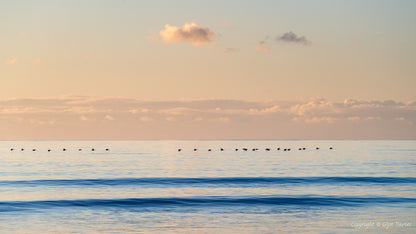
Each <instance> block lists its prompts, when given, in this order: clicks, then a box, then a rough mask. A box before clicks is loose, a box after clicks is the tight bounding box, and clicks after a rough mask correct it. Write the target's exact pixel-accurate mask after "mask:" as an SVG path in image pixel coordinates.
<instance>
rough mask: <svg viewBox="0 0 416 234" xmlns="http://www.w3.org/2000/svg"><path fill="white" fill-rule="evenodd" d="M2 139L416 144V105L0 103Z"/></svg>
mask: <svg viewBox="0 0 416 234" xmlns="http://www.w3.org/2000/svg"><path fill="white" fill-rule="evenodd" d="M0 139H1V140H13V139H17V140H22V139H39V140H42V139H138V140H140V139H416V102H415V101H413V102H407V103H403V102H397V101H393V100H386V101H378V100H354V99H346V100H344V101H343V102H331V101H327V100H326V99H324V98H319V97H318V98H311V99H307V100H301V101H299V100H298V101H289V102H283V101H267V102H247V101H241V100H216V99H213V100H188V101H166V102H150V101H142V100H137V99H129V98H95V97H61V98H48V99H13V100H0Z"/></svg>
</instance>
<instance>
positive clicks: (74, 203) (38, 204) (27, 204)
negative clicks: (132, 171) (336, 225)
mask: <svg viewBox="0 0 416 234" xmlns="http://www.w3.org/2000/svg"><path fill="white" fill-rule="evenodd" d="M399 203H411V204H413V203H416V198H405V197H340V196H306V195H300V196H296V195H294V196H248V197H239V196H238V197H236V196H228V197H227V196H206V197H170V198H124V199H81V200H49V201H8V202H0V212H7V211H16V210H26V209H50V208H65V207H67V208H71V207H73V208H74V207H84V208H100V207H114V208H148V207H152V208H157V207H162V208H163V207H168V208H180V207H192V206H200V207H217V206H259V205H267V206H306V207H307V206H333V207H342V206H363V205H368V204H399Z"/></svg>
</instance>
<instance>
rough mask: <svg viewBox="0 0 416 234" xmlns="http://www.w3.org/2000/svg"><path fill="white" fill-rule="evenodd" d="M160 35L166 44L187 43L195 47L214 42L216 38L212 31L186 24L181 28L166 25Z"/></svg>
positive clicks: (194, 24) (193, 24)
mask: <svg viewBox="0 0 416 234" xmlns="http://www.w3.org/2000/svg"><path fill="white" fill-rule="evenodd" d="M159 35H160V37H161V38H162V40H163V42H165V43H172V42H187V43H190V44H192V45H194V46H200V45H204V44H207V43H209V42H212V41H213V40H214V39H215V36H216V35H215V33H214V32H213V31H212V30H211V29H209V28H207V27H204V26H200V25H197V24H196V23H185V24H184V25H183V26H182V27H180V28H179V27H175V26H172V25H170V24H166V25H165V29H164V30H161V31H160V33H159Z"/></svg>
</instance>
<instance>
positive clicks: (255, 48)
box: [254, 45, 270, 53]
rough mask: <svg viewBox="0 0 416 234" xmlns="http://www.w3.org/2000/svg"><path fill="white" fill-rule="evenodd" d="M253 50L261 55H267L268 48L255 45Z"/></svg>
mask: <svg viewBox="0 0 416 234" xmlns="http://www.w3.org/2000/svg"><path fill="white" fill-rule="evenodd" d="M254 50H255V51H258V52H262V53H269V52H270V48H269V47H267V46H261V45H255V46H254Z"/></svg>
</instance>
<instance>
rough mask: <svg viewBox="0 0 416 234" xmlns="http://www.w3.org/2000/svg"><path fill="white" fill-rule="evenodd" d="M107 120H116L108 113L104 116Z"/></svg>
mask: <svg viewBox="0 0 416 234" xmlns="http://www.w3.org/2000/svg"><path fill="white" fill-rule="evenodd" d="M104 118H105V119H106V120H110V121H111V120H114V117H113V116H111V115H106V116H105V117H104Z"/></svg>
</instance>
